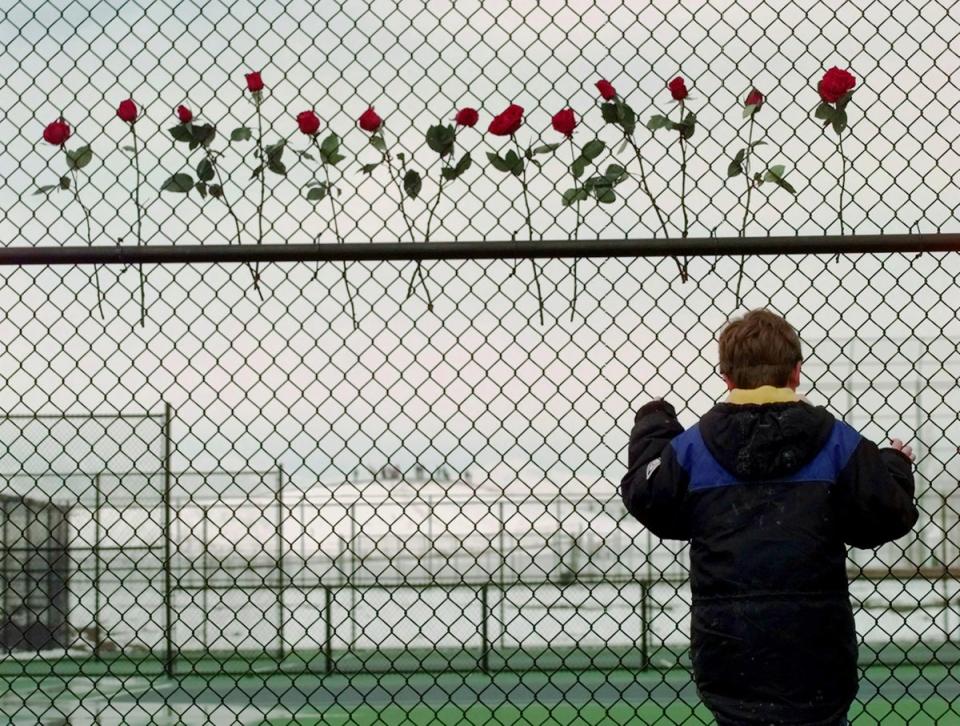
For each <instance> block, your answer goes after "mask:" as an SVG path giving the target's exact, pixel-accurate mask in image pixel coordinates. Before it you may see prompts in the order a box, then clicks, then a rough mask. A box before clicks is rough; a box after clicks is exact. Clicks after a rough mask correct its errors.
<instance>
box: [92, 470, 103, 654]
mask: <svg viewBox="0 0 960 726" xmlns="http://www.w3.org/2000/svg"><path fill="white" fill-rule="evenodd" d="M100 497H101V491H100V474H95V475H94V477H93V654H94V657H96V658H97V659H98V660H99V658H100V649H101V648H100V646H101V643H100V540H101V538H102V537H103V533H102V531H101V526H102V525H101V524H100V507H101V506H102V504H101V499H100Z"/></svg>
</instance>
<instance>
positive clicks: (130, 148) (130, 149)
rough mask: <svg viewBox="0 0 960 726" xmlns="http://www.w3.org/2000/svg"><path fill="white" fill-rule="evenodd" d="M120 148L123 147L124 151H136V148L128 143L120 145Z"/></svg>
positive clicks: (132, 152)
mask: <svg viewBox="0 0 960 726" xmlns="http://www.w3.org/2000/svg"><path fill="white" fill-rule="evenodd" d="M122 148H123V150H124V151H129V152H130V153H131V154H135V153H137V150H136V149H135V148H133V147H132V146H130V145H129V144H128V145H127V146H124V147H122Z"/></svg>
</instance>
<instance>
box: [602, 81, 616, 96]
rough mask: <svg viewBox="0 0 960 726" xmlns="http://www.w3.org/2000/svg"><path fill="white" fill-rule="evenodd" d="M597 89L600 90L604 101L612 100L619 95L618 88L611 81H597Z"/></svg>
mask: <svg viewBox="0 0 960 726" xmlns="http://www.w3.org/2000/svg"><path fill="white" fill-rule="evenodd" d="M597 90H598V91H600V95H601V96H603V100H604V101H612V100H613V99H615V98H616V97H617V89H615V88H614V87H613V84H612V83H610V81H597Z"/></svg>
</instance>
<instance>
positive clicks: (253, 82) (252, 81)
mask: <svg viewBox="0 0 960 726" xmlns="http://www.w3.org/2000/svg"><path fill="white" fill-rule="evenodd" d="M246 79H247V90H248V91H250V93H256V92H257V91H262V90H263V79H262V78H261V77H260V72H259V71H257V72H255V73H247V74H246Z"/></svg>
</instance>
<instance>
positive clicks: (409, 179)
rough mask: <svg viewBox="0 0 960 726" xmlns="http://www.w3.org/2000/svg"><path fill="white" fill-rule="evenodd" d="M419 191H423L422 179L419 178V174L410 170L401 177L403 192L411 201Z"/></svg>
mask: <svg viewBox="0 0 960 726" xmlns="http://www.w3.org/2000/svg"><path fill="white" fill-rule="evenodd" d="M421 189H423V179H422V178H421V177H420V173H419V172H417V171H416V170H414V169H410V170H409V171H408V172H407V173H406V174H404V175H403V191H405V192H406V193H407V196H408V197H410V198H411V199H416V198H417V195H418V194H419V193H420V190H421Z"/></svg>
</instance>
